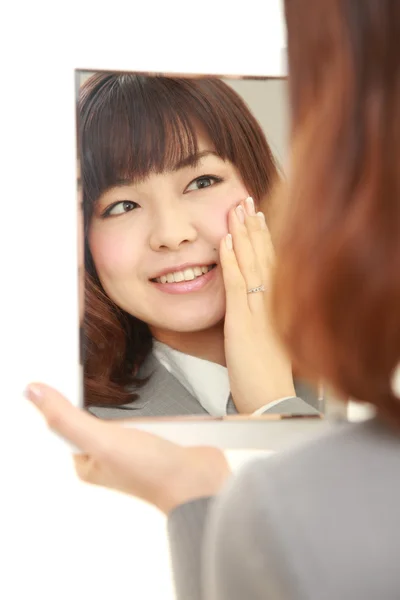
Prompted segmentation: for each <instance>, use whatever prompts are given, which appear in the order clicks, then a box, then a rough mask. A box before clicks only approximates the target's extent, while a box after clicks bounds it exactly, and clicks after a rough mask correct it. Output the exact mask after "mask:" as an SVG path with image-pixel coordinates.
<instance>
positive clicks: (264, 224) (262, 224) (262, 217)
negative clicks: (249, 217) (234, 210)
mask: <svg viewBox="0 0 400 600" xmlns="http://www.w3.org/2000/svg"><path fill="white" fill-rule="evenodd" d="M257 217H258V218H259V219H260V223H261V229H266V228H267V224H266V222H265V216H264V213H262V212H258V213H257Z"/></svg>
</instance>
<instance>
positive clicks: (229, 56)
mask: <svg viewBox="0 0 400 600" xmlns="http://www.w3.org/2000/svg"><path fill="white" fill-rule="evenodd" d="M9 5H10V6H11V3H9ZM10 6H9V7H7V9H3V12H4V13H5V14H3V15H2V16H1V22H2V30H3V31H2V51H1V55H2V85H1V92H0V94H1V95H0V98H1V110H0V119H1V129H0V143H1V145H2V161H1V166H2V177H1V209H2V211H1V219H0V228H1V235H0V248H1V266H2V269H1V296H0V297H1V302H0V307H1V310H0V325H1V327H0V347H1V355H0V361H1V362H0V365H1V366H0V370H1V386H2V389H1V401H2V407H3V409H2V412H1V435H0V439H1V453H0V456H1V459H0V460H1V471H0V473H1V490H2V491H1V501H0V507H1V510H0V515H1V517H0V553H1V565H2V568H1V572H2V574H1V577H0V597H1V598H4V600H14V599H17V598H18V599H22V598H27V597H32V598H40V599H41V600H47V599H50V598H51V599H54V598H57V600H63V599H64V598H65V599H71V600H72V599H73V600H81V599H85V600H87V599H88V598H95V599H96V600H101V599H103V598H104V599H106V598H107V600H109V599H110V598H115V599H118V600H124V599H125V598H135V599H140V600H147V599H150V598H162V599H163V600H170V599H171V598H173V595H172V585H171V579H170V573H169V566H168V553H167V544H166V538H165V534H164V525H165V524H164V519H163V518H162V517H161V516H160V515H159V514H158V513H156V512H155V511H154V510H153V509H151V508H150V507H148V506H144V505H142V504H141V503H139V502H137V501H135V500H133V499H131V498H126V497H123V496H120V495H117V494H114V493H112V492H107V491H105V490H97V489H92V488H89V487H86V486H84V485H82V484H80V483H79V482H78V481H76V479H75V476H74V473H73V470H72V466H71V462H70V458H69V453H68V451H67V449H66V448H65V447H64V446H63V445H62V444H61V443H60V442H59V441H58V440H57V439H55V438H54V437H53V436H51V435H50V434H49V433H48V432H47V430H46V428H45V427H44V425H43V423H42V420H41V418H40V416H39V415H37V414H36V412H35V410H34V409H33V407H31V406H29V405H28V403H27V401H26V400H25V399H24V398H23V395H22V393H23V390H24V387H25V385H26V384H27V383H28V382H29V381H32V380H40V381H46V382H47V383H49V384H52V385H54V386H56V387H58V388H59V389H60V390H61V391H63V392H64V393H65V394H66V395H67V396H68V397H70V398H71V399H72V400H73V401H75V402H76V401H77V398H78V370H77V365H78V333H77V331H78V330H77V282H76V231H75V225H76V212H75V209H76V196H75V171H74V169H75V146H74V142H75V140H74V135H75V123H74V117H75V115H74V110H75V97H74V69H75V68H87V69H131V70H149V71H174V72H187V73H188V72H205V73H216V74H233V73H240V74H248V75H252V74H253V75H264V74H267V75H279V74H281V49H282V48H283V47H284V46H285V35H284V27H283V22H282V14H281V7H280V2H279V1H278V0H265V1H264V2H259V0H247V1H246V2H245V3H244V4H239V3H238V4H236V3H233V2H231V1H221V0H220V1H219V2H215V0H213V1H209V0H202V2H201V3H192V2H187V1H186V2H182V3H179V2H173V1H169V2H165V1H162V2H161V1H160V2H149V1H146V2H144V1H142V2H139V1H131V2H125V3H124V2H118V1H115V0H113V1H112V2H100V1H99V0H98V1H96V2H85V1H84V0H81V1H80V2H79V4H78V3H76V6H74V4H73V3H71V2H64V3H59V2H52V3H50V2H48V3H45V2H30V3H28V2H22V3H15V4H13V6H12V8H11V7H10ZM11 11H12V12H11ZM243 458H246V456H245V455H241V456H239V457H236V459H237V460H240V459H243ZM188 600H189V599H188Z"/></svg>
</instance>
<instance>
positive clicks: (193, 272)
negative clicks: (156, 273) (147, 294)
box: [150, 263, 217, 284]
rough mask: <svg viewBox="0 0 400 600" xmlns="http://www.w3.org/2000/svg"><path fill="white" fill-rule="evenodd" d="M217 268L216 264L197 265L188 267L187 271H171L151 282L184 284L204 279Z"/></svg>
mask: <svg viewBox="0 0 400 600" xmlns="http://www.w3.org/2000/svg"><path fill="white" fill-rule="evenodd" d="M216 266H217V265H216V263H214V264H211V265H196V266H193V267H187V268H186V269H183V270H181V271H171V272H169V273H164V274H163V275H160V277H154V278H153V279H150V281H151V282H153V283H160V284H167V283H169V284H171V283H172V284H173V283H182V281H193V280H195V279H199V278H201V277H204V276H205V275H207V273H209V272H210V271H212V270H213V269H215V267H216Z"/></svg>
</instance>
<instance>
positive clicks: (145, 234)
mask: <svg viewBox="0 0 400 600" xmlns="http://www.w3.org/2000/svg"><path fill="white" fill-rule="evenodd" d="M79 135H80V155H81V156H80V159H81V160H80V163H81V174H82V175H81V176H82V183H83V204H84V210H85V219H86V224H87V235H86V271H87V285H86V289H87V298H86V315H85V323H84V331H85V337H84V348H85V397H86V404H87V405H88V406H90V410H91V412H93V413H94V414H96V415H97V416H101V417H106V418H118V417H127V416H155V415H159V416H166V415H179V414H202V413H203V414H211V415H214V416H224V415H226V414H227V412H228V413H234V412H237V411H238V412H251V413H253V412H255V411H257V412H267V411H268V412H283V413H285V412H286V413H291V412H292V413H293V412H299V413H306V414H307V413H315V412H316V411H315V410H314V409H313V408H312V407H311V406H310V405H309V404H307V403H306V402H303V400H301V399H300V398H296V391H295V389H294V386H293V377H292V372H291V365H290V362H289V361H288V359H287V358H286V357H284V356H283V353H282V350H281V348H280V345H279V344H278V342H277V341H276V340H275V339H274V338H273V337H271V340H270V344H269V347H268V348H267V349H266V351H267V354H268V356H267V355H266V356H265V360H264V362H267V360H268V357H269V356H272V359H270V369H269V371H265V378H266V383H265V388H264V390H263V394H262V397H257V396H254V397H253V398H252V401H251V402H247V403H243V402H240V399H239V401H238V400H237V399H235V401H234V400H233V398H232V395H230V391H231V388H232V382H230V380H229V376H228V371H230V369H229V365H227V356H226V354H227V349H226V347H225V336H224V319H225V288H224V282H223V274H222V270H221V265H220V259H219V254H218V247H219V243H220V240H221V238H222V237H223V236H224V235H225V234H226V233H227V214H228V211H229V210H230V209H231V208H232V207H233V206H236V205H237V204H240V201H242V200H245V199H246V198H247V197H248V196H249V195H251V196H253V197H254V198H255V203H254V202H253V201H252V200H251V198H249V200H248V202H247V203H246V202H245V203H244V204H243V207H244V208H245V212H247V213H248V215H249V216H255V215H256V210H257V209H258V208H259V207H263V208H264V210H265V211H266V213H267V214H269V213H270V212H271V211H270V210H269V208H270V207H269V203H270V196H271V189H272V185H273V183H274V182H275V180H276V178H277V169H276V166H275V163H274V159H273V157H272V153H271V151H270V149H269V146H268V144H267V142H266V140H265V136H264V134H263V132H262V130H261V128H260V126H259V124H258V123H257V121H256V120H255V118H254V117H253V115H252V114H251V113H250V112H249V110H248V108H247V107H246V105H245V104H244V102H243V101H242V100H241V98H240V97H239V96H238V95H237V94H236V93H235V92H234V91H233V90H232V89H231V88H230V87H229V86H228V85H226V84H225V83H223V82H222V81H220V80H218V79H215V78H214V79H212V78H195V79H178V78H173V77H161V76H156V77H149V76H145V75H133V74H118V73H98V74H96V75H93V76H92V77H90V78H89V79H88V80H87V81H86V82H85V83H84V84H83V86H82V88H81V91H80V99H79ZM241 208H242V207H241V206H240V207H239V209H238V210H241ZM239 216H242V217H243V218H244V214H243V212H242V213H240V214H239ZM260 216H262V214H261V213H260ZM261 284H264V286H268V285H269V273H268V271H267V270H265V273H264V277H263V279H262V280H259V281H257V282H256V285H255V286H254V288H255V289H257V288H258V287H259V286H260V285H261ZM255 293H259V294H261V295H262V291H259V292H255ZM265 302H266V303H267V299H265ZM228 354H229V349H228ZM227 366H228V370H227V368H226V367H227ZM297 387H298V390H297V392H298V393H300V386H299V385H298V386H297ZM303 392H306V394H307V400H309V401H311V402H312V401H314V403H315V404H316V405H317V406H318V401H317V399H316V397H315V394H313V392H312V390H304V389H302V390H301V393H303Z"/></svg>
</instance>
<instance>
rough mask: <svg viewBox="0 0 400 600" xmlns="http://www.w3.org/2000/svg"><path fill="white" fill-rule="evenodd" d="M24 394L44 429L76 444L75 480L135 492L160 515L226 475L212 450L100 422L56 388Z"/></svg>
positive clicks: (215, 487)
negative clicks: (35, 407) (154, 507)
mask: <svg viewBox="0 0 400 600" xmlns="http://www.w3.org/2000/svg"><path fill="white" fill-rule="evenodd" d="M26 395H27V397H28V398H29V399H30V400H31V401H32V402H33V403H34V404H35V405H36V406H37V408H38V409H39V410H40V411H41V412H42V414H43V415H44V417H45V419H46V421H47V423H48V425H49V427H50V429H52V430H53V431H54V432H56V433H58V434H60V435H61V436H62V437H63V438H64V439H66V440H67V441H69V442H71V443H72V444H74V446H76V447H77V448H79V449H80V450H81V451H82V452H83V454H77V455H75V456H74V460H75V467H76V471H77V474H78V476H79V477H80V479H82V480H83V481H85V482H87V483H92V484H96V485H100V486H103V487H107V488H110V489H115V490H118V491H120V492H124V493H126V494H130V495H132V496H136V497H137V498H140V499H142V500H145V501H146V502H149V503H150V504H153V505H154V506H156V507H158V508H159V509H160V510H162V511H163V512H164V513H168V512H170V511H171V510H173V509H174V508H175V507H176V506H178V505H180V504H183V503H185V502H188V501H189V500H193V499H195V498H200V497H204V496H213V495H215V494H217V493H218V492H219V490H220V489H221V487H222V485H223V484H224V482H225V480H226V479H227V477H229V475H230V470H229V467H228V463H227V461H226V459H225V456H224V454H223V452H222V451H220V450H218V449H217V448H209V447H191V448H185V447H182V446H179V445H177V444H174V443H172V442H170V441H167V440H165V439H163V438H161V437H158V436H156V435H153V434H151V433H147V432H145V431H140V430H137V429H127V428H124V427H122V426H121V425H120V424H117V423H114V422H108V421H102V420H100V419H97V418H96V417H93V416H92V415H90V414H89V413H87V412H85V411H83V410H80V409H79V408H76V407H75V406H73V405H72V404H71V403H70V402H68V400H66V399H65V398H64V397H63V396H62V395H61V394H59V393H58V392H57V391H56V390H54V389H52V388H50V387H48V386H46V385H43V384H32V385H31V386H29V387H28V389H27V392H26Z"/></svg>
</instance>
